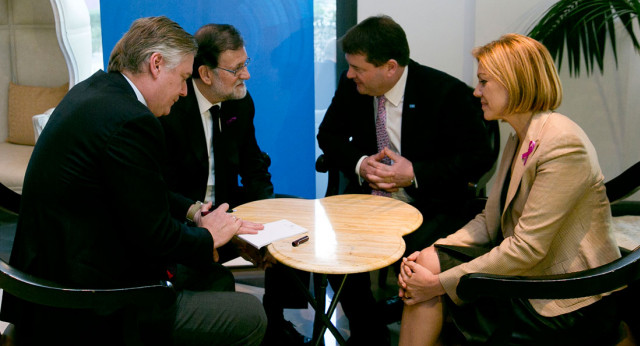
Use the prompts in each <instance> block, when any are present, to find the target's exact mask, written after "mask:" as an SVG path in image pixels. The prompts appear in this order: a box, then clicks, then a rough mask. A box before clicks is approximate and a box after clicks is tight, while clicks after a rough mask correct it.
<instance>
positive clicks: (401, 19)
mask: <svg viewBox="0 0 640 346" xmlns="http://www.w3.org/2000/svg"><path fill="white" fill-rule="evenodd" d="M553 3H555V1H550V0H530V1H513V0H482V1H474V0H457V1H440V0H397V1H387V0H367V1H360V2H359V3H358V21H360V20H362V19H364V18H366V17H369V16H371V15H377V14H387V15H389V16H391V17H393V18H394V19H395V20H396V21H397V22H398V23H400V25H402V27H403V28H404V29H405V31H406V32H407V37H408V40H409V46H410V48H411V58H412V59H414V60H416V61H418V62H420V63H422V64H425V65H429V66H431V67H434V68H437V69H440V70H443V71H445V72H447V73H449V74H451V75H454V76H456V77H458V78H460V79H461V80H463V81H465V82H466V83H468V84H469V85H471V86H475V83H476V81H477V79H476V78H475V73H476V72H475V69H476V66H475V61H474V59H473V57H472V56H471V49H473V47H475V46H479V45H483V44H485V43H488V42H490V41H492V40H495V39H497V38H498V37H500V36H501V35H502V34H505V33H509V32H517V33H521V34H526V33H527V31H528V30H529V29H530V28H531V27H532V25H533V24H534V23H535V22H536V21H537V19H539V18H540V16H542V14H543V13H544V12H545V10H546V9H547V8H549V7H550V6H551V5H552V4H553ZM636 29H638V28H636ZM636 32H637V33H640V30H637V31H636ZM617 36H618V43H617V47H618V68H617V69H616V65H615V63H614V62H613V60H612V56H613V54H612V53H611V51H610V50H609V51H608V52H607V56H608V58H609V59H607V61H606V62H605V68H604V70H605V73H604V74H603V75H600V73H599V72H596V74H594V75H592V76H589V77H587V76H586V74H585V73H584V71H585V69H584V68H583V69H582V71H583V72H582V74H581V76H580V78H572V77H570V75H569V71H568V64H567V63H566V62H565V63H563V69H562V70H561V73H560V78H561V79H562V83H563V87H564V101H563V104H562V106H561V107H560V108H559V109H558V111H559V112H560V113H563V114H565V115H567V116H569V117H570V118H572V119H573V120H574V121H575V122H577V123H578V124H579V125H580V126H581V127H582V128H583V129H584V130H585V132H586V133H587V135H589V138H590V139H591V141H592V142H593V144H594V146H595V147H596V150H597V151H598V157H599V160H600V165H601V166H602V171H603V173H604V175H605V179H606V180H609V179H611V178H613V177H615V176H616V175H618V174H619V173H621V172H622V171H623V170H624V169H626V168H627V167H629V166H631V165H633V164H634V163H636V162H637V161H639V160H640V93H639V92H638V90H639V88H640V54H638V53H637V52H636V51H634V50H633V46H632V45H631V42H630V40H629V39H628V38H627V37H626V33H625V32H623V29H622V28H619V30H618V32H617ZM608 48H609V49H610V47H608ZM512 131H513V130H512V129H511V127H510V126H509V125H508V124H501V132H502V139H503V140H502V144H503V146H504V142H505V139H506V138H507V136H508V134H509V133H511V132H512ZM634 199H636V200H640V193H638V194H636V195H635V196H634Z"/></svg>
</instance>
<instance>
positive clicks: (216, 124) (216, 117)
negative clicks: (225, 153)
mask: <svg viewBox="0 0 640 346" xmlns="http://www.w3.org/2000/svg"><path fill="white" fill-rule="evenodd" d="M209 112H210V113H211V124H212V125H211V129H212V130H213V132H211V134H212V135H213V134H216V133H220V106H219V105H214V106H212V107H211V108H209Z"/></svg>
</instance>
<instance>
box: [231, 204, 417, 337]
mask: <svg viewBox="0 0 640 346" xmlns="http://www.w3.org/2000/svg"><path fill="white" fill-rule="evenodd" d="M234 215H236V216H237V217H239V218H242V219H245V220H249V221H253V222H259V223H269V222H274V221H278V220H282V219H286V220H289V221H291V222H293V223H295V224H297V225H299V226H301V227H304V228H305V229H307V230H308V232H307V233H304V234H298V235H296V236H293V237H289V238H285V239H281V240H278V241H276V242H273V243H271V244H270V245H269V246H268V247H267V248H268V250H269V252H271V254H272V255H273V256H274V257H275V258H276V259H277V260H278V261H280V262H282V263H283V264H285V265H286V266H288V267H291V268H295V269H300V270H303V271H308V272H312V273H318V274H321V277H320V283H319V285H318V286H317V287H316V288H315V292H316V293H317V294H316V297H312V296H311V294H310V293H309V292H308V291H307V289H306V287H305V286H304V285H302V284H301V283H298V284H299V286H300V287H301V288H303V289H304V290H305V292H306V293H307V294H308V296H307V298H308V299H309V302H310V303H311V305H312V306H313V308H314V309H315V311H316V320H315V323H314V340H315V341H316V344H318V343H319V342H320V340H321V338H322V335H323V334H324V331H325V328H329V329H330V330H331V332H332V333H333V334H334V336H335V337H336V340H338V342H339V343H340V344H344V339H343V338H342V336H341V335H339V333H338V331H337V329H336V328H335V327H334V326H333V325H332V324H331V322H330V320H329V316H331V315H332V314H333V311H334V310H335V307H336V305H337V301H338V299H337V297H339V296H340V292H341V289H342V286H341V287H340V288H337V289H336V288H335V287H334V290H335V291H336V292H335V294H334V297H333V301H332V303H331V305H330V307H329V309H328V311H327V312H326V313H324V311H322V310H324V309H318V308H317V307H324V294H325V290H326V286H327V279H326V275H327V274H344V275H345V277H344V279H346V275H347V274H352V273H362V272H369V271H373V270H376V269H380V268H383V267H386V266H388V265H390V264H392V263H394V262H396V261H397V260H398V259H400V257H402V255H403V254H404V250H405V244H404V240H403V239H402V236H403V235H405V234H408V233H411V232H413V231H415V230H416V229H417V228H418V227H419V226H420V225H421V224H422V214H421V213H420V212H419V211H418V209H416V208H415V207H413V206H411V205H409V204H407V203H404V202H402V201H398V200H395V199H393V198H388V197H381V196H374V195H337V196H331V197H325V198H321V199H315V200H309V199H301V198H276V199H265V200H259V201H255V202H250V203H247V204H243V205H241V206H238V207H236V208H235V209H234ZM304 235H308V236H309V241H307V242H306V243H303V244H301V245H300V246H297V247H294V246H292V244H291V242H292V241H294V240H296V239H298V238H300V237H301V236H304ZM296 278H297V276H296ZM344 279H343V283H344ZM318 322H322V323H323V324H324V325H323V326H320V327H318V326H319V325H320V324H319V323H318Z"/></svg>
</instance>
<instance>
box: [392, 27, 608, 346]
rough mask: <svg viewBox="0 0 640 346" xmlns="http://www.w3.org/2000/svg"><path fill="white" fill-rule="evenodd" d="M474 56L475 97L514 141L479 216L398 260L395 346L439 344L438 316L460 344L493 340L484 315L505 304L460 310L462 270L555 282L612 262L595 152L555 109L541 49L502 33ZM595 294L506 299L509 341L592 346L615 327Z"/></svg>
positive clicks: (558, 92)
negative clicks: (399, 307) (552, 277)
mask: <svg viewBox="0 0 640 346" xmlns="http://www.w3.org/2000/svg"><path fill="white" fill-rule="evenodd" d="M473 56H474V57H475V58H476V59H477V61H478V80H479V82H478V85H477V86H476V88H475V90H474V95H475V96H476V97H478V98H480V100H481V103H482V110H483V111H484V118H485V119H487V120H501V121H505V122H507V123H509V125H511V127H512V128H513V130H514V131H515V135H513V134H512V135H511V137H510V138H509V140H508V141H507V143H506V147H505V149H504V153H503V156H502V161H501V163H500V166H499V168H498V172H497V176H496V181H495V182H494V185H493V187H492V188H491V192H490V194H489V198H488V201H487V204H486V206H485V210H484V211H483V212H482V213H481V214H479V215H477V216H476V217H475V219H473V220H472V221H470V222H469V223H468V224H467V225H465V226H464V227H462V228H461V229H460V230H458V231H457V232H455V233H454V234H452V235H450V236H448V237H446V238H443V239H440V240H438V241H437V242H436V243H435V245H434V246H431V247H429V248H426V249H424V250H422V251H421V252H415V253H413V254H412V255H410V256H409V257H407V258H405V259H403V264H402V267H401V273H400V275H399V277H398V284H399V286H400V296H401V297H402V298H403V299H404V302H405V307H404V312H403V316H402V326H401V331H400V345H430V344H437V343H439V342H441V341H442V340H441V338H440V332H441V329H442V325H443V318H444V316H445V313H448V314H449V315H450V316H451V318H452V319H453V321H454V322H455V325H456V327H457V328H458V329H459V330H460V331H461V332H462V334H463V335H464V336H465V338H466V339H467V340H469V341H481V342H482V341H486V338H487V337H488V336H490V335H491V334H493V333H494V332H495V330H496V328H497V327H498V326H497V325H496V324H497V323H496V320H495V319H494V318H492V317H494V316H495V311H497V310H499V309H504V308H505V306H500V304H501V303H500V302H499V301H497V300H494V301H491V300H489V299H484V300H478V301H476V302H473V303H470V304H463V302H462V301H461V300H460V299H459V298H458V296H457V295H456V287H457V285H458V282H459V280H460V278H461V277H462V276H463V275H465V274H467V273H474V272H483V273H492V274H505V275H546V274H560V273H568V272H575V271H580V270H584V269H588V268H593V267H597V266H600V265H602V264H605V263H608V262H611V261H613V260H615V259H616V258H618V257H620V252H619V250H618V247H617V245H616V243H615V240H614V239H613V237H612V233H611V227H610V225H611V213H610V207H609V201H608V199H607V196H606V194H605V187H604V183H603V180H604V177H603V175H602V172H601V170H600V166H599V164H598V157H597V155H596V151H595V149H594V147H593V145H592V144H591V142H590V141H589V138H588V137H587V135H586V134H585V133H584V131H583V130H582V129H581V128H580V127H579V126H578V125H577V124H576V123H575V122H573V121H572V120H570V119H569V118H568V117H566V116H564V115H562V114H559V113H556V112H555V111H554V110H555V109H557V108H558V107H559V106H560V103H561V101H562V86H561V84H560V81H559V79H558V74H557V71H556V68H555V66H554V64H553V59H552V58H551V56H550V55H549V52H548V51H547V49H546V48H545V47H544V46H543V45H542V44H540V43H539V42H538V41H536V40H534V39H531V38H529V37H526V36H522V35H518V34H508V35H504V36H502V37H501V38H500V39H498V40H497V41H493V42H491V43H489V44H487V45H485V46H482V47H478V48H476V49H474V51H473ZM601 298H602V297H601V296H592V297H584V298H578V299H567V300H513V301H507V300H504V302H503V303H502V304H509V305H507V307H506V308H508V309H513V310H515V311H514V312H515V314H516V315H515V316H518V318H517V319H515V320H514V321H512V324H513V325H512V328H513V329H514V330H515V331H516V332H515V333H513V334H512V335H511V340H515V341H514V342H516V343H525V344H527V343H539V342H549V343H564V344H567V342H569V343H571V344H585V343H592V342H600V343H601V341H600V340H598V339H597V338H598V337H600V336H601V331H602V329H603V328H604V327H605V326H606V325H607V324H613V323H615V322H614V318H613V317H611V316H612V315H613V313H614V312H613V310H612V309H614V307H613V305H611V304H610V302H609V301H608V300H606V299H605V300H601ZM505 302H506V303H505ZM570 328H571V329H572V332H571V335H569V333H568V332H567V329H570ZM576 334H579V337H583V338H584V340H583V341H582V342H579V340H578V339H576V338H575V337H576ZM563 340H564V341H563ZM576 342H577V343H576Z"/></svg>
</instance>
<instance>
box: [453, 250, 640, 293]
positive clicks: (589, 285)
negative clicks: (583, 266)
mask: <svg viewBox="0 0 640 346" xmlns="http://www.w3.org/2000/svg"><path fill="white" fill-rule="evenodd" d="M638 280H640V247H638V248H636V249H635V250H633V251H631V252H630V253H628V254H626V255H625V256H622V257H621V258H619V259H617V260H615V261H613V262H611V263H608V264H605V265H603V266H600V267H597V268H593V269H588V270H583V271H579V272H574V273H568V274H558V275H546V276H530V277H522V276H503V275H492V274H484V273H472V274H466V275H465V276H463V277H462V278H461V279H460V283H459V284H458V287H457V289H456V292H457V294H458V296H459V297H460V298H461V299H463V300H467V301H472V300H474V299H476V298H478V297H487V296H488V297H502V298H527V299H569V298H579V297H588V296H593V295H598V294H603V293H606V292H610V291H613V290H616V289H619V288H621V287H624V286H627V285H629V284H631V283H633V282H637V281H638Z"/></svg>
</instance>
